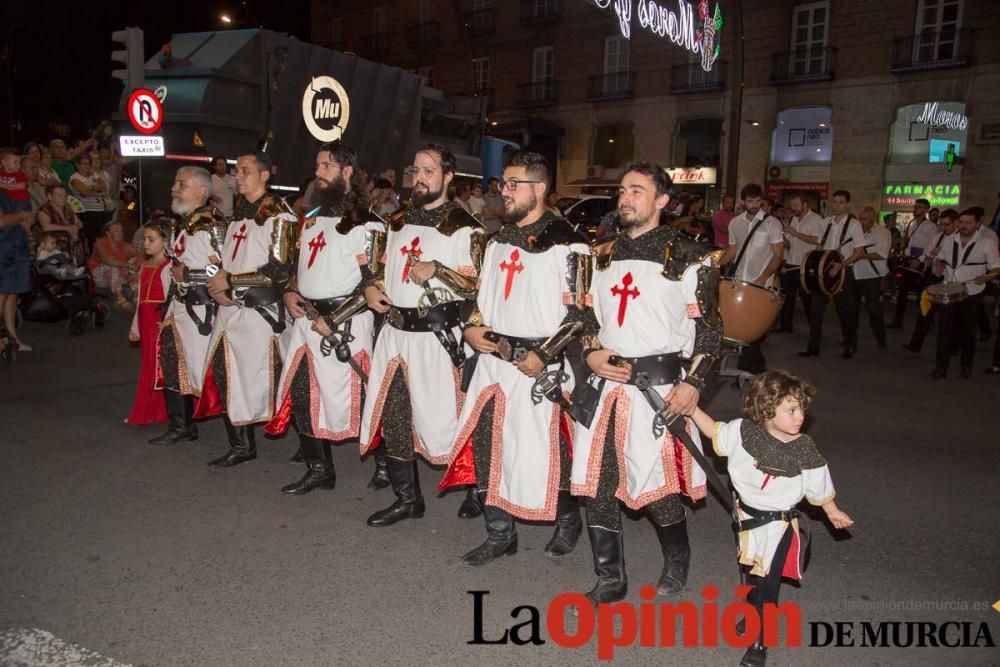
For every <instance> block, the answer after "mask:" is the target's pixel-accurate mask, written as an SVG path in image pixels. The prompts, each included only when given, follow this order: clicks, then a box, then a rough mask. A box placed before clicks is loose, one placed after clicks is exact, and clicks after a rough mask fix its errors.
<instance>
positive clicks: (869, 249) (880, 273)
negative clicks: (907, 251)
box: [854, 206, 892, 349]
mask: <svg viewBox="0 0 1000 667" xmlns="http://www.w3.org/2000/svg"><path fill="white" fill-rule="evenodd" d="M859 219H860V221H861V229H862V230H863V231H864V234H865V246H864V254H862V255H861V256H859V257H858V261H857V262H855V263H854V322H855V326H857V322H858V321H859V319H858V318H859V316H860V314H861V297H862V296H863V297H864V298H865V307H866V308H867V309H868V321H869V322H870V323H871V327H872V333H873V334H874V335H875V344H876V345H877V346H878V347H879V348H880V349H883V348H885V316H884V315H883V314H882V279H883V278H885V276H886V275H888V273H889V265H888V263H887V261H886V260H887V259H888V257H889V246H891V245H892V235H891V234H890V233H889V230H888V229H886V228H885V225H881V224H879V223H878V216H877V215H876V213H875V209H873V208H872V207H871V206H866V207H864V208H863V209H862V210H861V216H860V218H859Z"/></svg>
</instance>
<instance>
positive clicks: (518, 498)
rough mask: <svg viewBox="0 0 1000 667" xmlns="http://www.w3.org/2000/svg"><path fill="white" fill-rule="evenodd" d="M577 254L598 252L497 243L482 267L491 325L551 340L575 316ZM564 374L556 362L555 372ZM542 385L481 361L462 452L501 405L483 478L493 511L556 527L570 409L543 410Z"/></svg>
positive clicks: (464, 422) (460, 440) (506, 365)
mask: <svg viewBox="0 0 1000 667" xmlns="http://www.w3.org/2000/svg"><path fill="white" fill-rule="evenodd" d="M571 252H576V253H579V254H581V255H589V254H590V251H589V249H588V248H587V246H586V245H584V244H583V243H580V244H575V245H572V246H569V245H555V246H553V247H552V248H550V249H549V250H547V251H545V252H537V253H530V252H528V251H527V250H525V249H524V248H519V247H518V246H516V245H510V244H508V243H497V242H492V243H490V244H489V246H487V248H486V253H485V255H484V258H483V266H482V268H481V269H480V285H479V295H478V300H477V304H478V306H479V310H480V312H481V313H482V315H483V323H484V324H485V325H487V326H489V327H492V328H493V330H494V331H497V332H498V333H503V334H507V335H509V336H517V337H518V338H547V337H549V336H551V335H552V334H553V333H555V331H556V329H558V328H559V325H560V324H561V323H562V321H563V319H564V318H565V317H566V313H567V306H566V305H564V302H565V301H568V300H569V291H568V287H567V284H566V266H567V258H568V257H569V255H570V253H571ZM558 368H559V363H558V362H556V363H553V364H550V365H549V366H548V369H547V370H556V369H558ZM563 370H564V371H565V372H566V374H567V375H569V380H568V381H567V382H565V383H564V384H563V389H564V391H565V392H567V393H568V392H571V391H572V390H573V369H572V368H571V367H570V364H569V362H566V363H564V365H563ZM534 382H535V380H534V378H530V377H527V376H526V375H524V374H523V373H522V372H521V371H519V370H517V368H516V367H515V366H514V365H513V364H512V363H510V362H507V361H503V360H502V359H499V358H497V357H495V356H493V355H491V354H483V355H480V356H479V361H478V363H477V365H476V372H475V374H474V375H473V376H472V382H471V384H470V385H469V391H468V394H467V396H466V400H465V405H464V408H463V410H462V415H461V417H460V418H459V424H461V426H460V428H459V431H458V437H457V438H456V440H455V451H456V452H457V451H458V450H459V449H461V447H462V446H464V445H465V443H466V442H467V441H468V439H469V438H470V437H471V436H472V433H473V431H474V430H475V428H476V424H477V423H478V422H479V419H480V415H481V413H482V410H483V408H484V407H485V406H486V404H487V403H488V402H489V401H490V399H495V403H494V411H493V440H492V447H491V450H492V452H491V465H490V479H489V480H477V483H478V486H479V487H480V488H486V489H487V495H486V502H487V504H489V505H494V506H496V507H500V508H502V509H504V510H506V511H507V512H509V513H511V514H513V515H514V516H516V517H519V518H522V519H526V520H532V521H551V520H553V519H554V518H555V515H556V500H557V497H558V493H559V472H560V468H559V426H560V424H559V421H560V419H561V418H562V410H561V408H560V407H559V406H558V405H557V404H555V403H553V402H552V401H549V400H548V399H545V400H543V401H542V402H541V403H539V404H538V405H535V404H534V403H533V402H532V400H531V388H532V386H533V385H534Z"/></svg>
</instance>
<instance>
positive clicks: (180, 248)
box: [174, 232, 185, 257]
mask: <svg viewBox="0 0 1000 667" xmlns="http://www.w3.org/2000/svg"><path fill="white" fill-rule="evenodd" d="M184 238H185V236H184V232H181V233H180V234H178V235H177V240H176V241H175V242H174V257H180V256H181V255H183V254H184V249H185V248H184Z"/></svg>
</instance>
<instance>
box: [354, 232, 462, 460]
mask: <svg viewBox="0 0 1000 667" xmlns="http://www.w3.org/2000/svg"><path fill="white" fill-rule="evenodd" d="M473 231H474V229H473V228H471V227H461V228H459V229H457V230H456V231H455V232H454V233H453V234H452V235H451V236H446V235H444V234H442V233H441V232H439V231H438V230H437V229H435V228H434V227H430V226H422V225H411V224H404V225H403V226H402V227H400V228H399V230H396V231H393V230H391V229H390V230H389V232H388V238H387V240H386V251H385V252H386V256H385V292H386V295H387V296H388V297H389V299H390V300H391V301H392V303H393V304H395V305H396V306H398V307H400V308H416V307H417V301H418V299H419V298H420V295H421V294H423V292H424V288H423V287H421V286H419V285H415V284H413V283H411V282H409V281H405V280H404V279H405V277H406V275H408V274H409V262H408V257H409V253H410V252H413V253H414V254H416V255H417V259H418V260H420V261H422V262H430V261H433V260H437V261H439V262H441V263H442V264H444V265H445V266H447V267H450V268H451V269H453V270H456V271H459V272H460V273H464V274H466V275H469V276H473V277H474V274H475V269H474V268H473V264H472V256H471V253H470V247H471V245H470V239H471V236H472V232H473ZM430 285H431V287H445V288H446V286H445V285H444V283H442V282H441V281H439V280H438V279H437V278H431V280H430ZM446 289H447V288H446ZM456 299H457V297H456ZM452 334H453V335H454V336H455V340H456V341H458V344H459V345H465V343H464V342H463V338H462V330H461V328H460V327H458V326H456V327H455V328H454V329H452ZM465 347H466V352H467V353H471V348H469V347H468V346H467V345H466V346H465ZM397 368H400V369H402V371H403V377H404V379H405V381H406V387H407V390H408V392H409V396H410V405H411V406H412V412H413V431H414V438H413V442H414V448H415V450H416V452H417V453H419V454H420V455H421V456H423V457H424V458H426V459H427V460H428V461H430V462H431V463H448V462H450V461H451V459H452V457H453V456H454V454H455V452H453V451H452V442H453V441H454V439H455V431H456V430H457V428H458V413H459V411H461V409H462V400H463V398H464V396H465V395H464V394H463V393H462V391H461V373H460V371H459V369H457V368H455V367H454V366H453V365H452V363H451V358H450V357H449V356H448V353H447V352H446V351H445V349H444V346H442V345H441V343H440V342H439V341H438V339H437V336H435V335H434V332H432V331H426V332H413V331H401V330H399V329H396V328H394V327H392V326H391V325H389V324H386V326H384V327H383V328H382V330H381V331H380V332H379V336H378V340H377V341H376V342H375V352H374V355H373V358H372V366H371V374H370V377H369V384H368V393H367V395H366V396H365V409H364V412H363V416H362V420H361V453H362V454H364V453H365V452H367V451H368V449H369V448H370V447H371V446H372V444H373V441H374V439H375V436H376V435H377V434H378V430H379V424H380V423H381V421H382V410H383V408H384V406H385V398H386V393H387V392H388V390H389V384H390V383H391V382H392V376H393V375H394V374H395V372H396V369H397Z"/></svg>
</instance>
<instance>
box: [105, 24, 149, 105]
mask: <svg viewBox="0 0 1000 667" xmlns="http://www.w3.org/2000/svg"><path fill="white" fill-rule="evenodd" d="M111 41H112V42H113V43H114V47H115V50H114V51H112V52H111V59H112V60H114V61H115V62H119V63H121V64H122V65H124V66H125V68H124V69H116V70H112V71H111V76H113V77H115V78H116V79H121V80H122V81H123V82H124V83H125V87H126V88H128V89H130V90H135V89H136V88H142V87H143V86H144V85H145V83H146V80H145V74H146V55H145V52H144V45H143V37H142V28H125V29H124V30H115V31H114V32H113V33H111ZM122 46H124V47H125V48H120V47H122Z"/></svg>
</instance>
